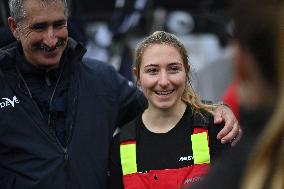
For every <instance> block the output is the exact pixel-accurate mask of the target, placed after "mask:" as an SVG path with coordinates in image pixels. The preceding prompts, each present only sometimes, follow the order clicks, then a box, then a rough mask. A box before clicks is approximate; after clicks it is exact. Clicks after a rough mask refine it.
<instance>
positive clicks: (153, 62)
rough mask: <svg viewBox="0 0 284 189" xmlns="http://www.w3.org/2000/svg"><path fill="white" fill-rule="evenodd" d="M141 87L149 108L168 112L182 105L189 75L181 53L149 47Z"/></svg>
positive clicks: (143, 65) (156, 46)
mask: <svg viewBox="0 0 284 189" xmlns="http://www.w3.org/2000/svg"><path fill="white" fill-rule="evenodd" d="M139 70H140V71H139V72H140V73H139V75H140V77H139V78H138V84H139V85H140V86H141V88H142V91H143V93H144V95H145V96H146V98H147V99H148V102H149V108H151V107H152V108H156V109H163V110H165V109H169V108H174V107H176V106H179V104H181V103H182V101H181V96H182V94H183V92H184V89H185V85H186V72H185V68H184V63H183V61H182V58H181V55H180V53H179V51H178V50H177V49H176V48H174V47H172V46H170V45H165V44H155V45H152V46H149V47H148V48H147V49H146V50H145V51H144V54H143V55H142V59H141V64H140V69H139Z"/></svg>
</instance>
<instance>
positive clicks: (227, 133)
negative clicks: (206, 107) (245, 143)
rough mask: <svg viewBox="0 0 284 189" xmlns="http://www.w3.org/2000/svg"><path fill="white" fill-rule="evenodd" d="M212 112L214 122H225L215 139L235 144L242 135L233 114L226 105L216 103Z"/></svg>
mask: <svg viewBox="0 0 284 189" xmlns="http://www.w3.org/2000/svg"><path fill="white" fill-rule="evenodd" d="M213 113H214V123H215V124H219V123H222V122H225V125H224V128H223V129H222V130H221V131H220V132H219V133H218V135H217V139H219V140H221V143H223V144H224V143H228V142H231V146H235V145H236V144H237V143H238V142H239V140H240V139H241V136H242V129H241V127H240V125H239V122H238V120H237V119H236V117H235V115H234V114H233V112H232V111H231V109H230V108H229V107H228V106H226V105H223V104H220V105H218V106H217V107H216V109H215V110H214V112H213Z"/></svg>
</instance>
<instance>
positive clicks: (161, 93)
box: [156, 90, 174, 95]
mask: <svg viewBox="0 0 284 189" xmlns="http://www.w3.org/2000/svg"><path fill="white" fill-rule="evenodd" d="M173 91H174V90H171V91H157V92H156V94H158V95H169V94H171V93H172V92H173Z"/></svg>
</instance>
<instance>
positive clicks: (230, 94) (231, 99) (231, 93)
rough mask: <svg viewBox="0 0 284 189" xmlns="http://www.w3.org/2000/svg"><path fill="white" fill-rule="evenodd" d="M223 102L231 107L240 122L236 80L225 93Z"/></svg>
mask: <svg viewBox="0 0 284 189" xmlns="http://www.w3.org/2000/svg"><path fill="white" fill-rule="evenodd" d="M222 100H223V102H224V103H225V104H227V105H229V106H230V108H231V110H232V111H233V113H234V114H235V116H236V118H237V119H238V120H240V119H239V118H240V112H239V111H240V110H239V95H238V82H237V81H236V80H234V81H233V82H232V83H231V84H230V85H229V87H228V88H227V90H226V91H225V93H224V95H223V97H222Z"/></svg>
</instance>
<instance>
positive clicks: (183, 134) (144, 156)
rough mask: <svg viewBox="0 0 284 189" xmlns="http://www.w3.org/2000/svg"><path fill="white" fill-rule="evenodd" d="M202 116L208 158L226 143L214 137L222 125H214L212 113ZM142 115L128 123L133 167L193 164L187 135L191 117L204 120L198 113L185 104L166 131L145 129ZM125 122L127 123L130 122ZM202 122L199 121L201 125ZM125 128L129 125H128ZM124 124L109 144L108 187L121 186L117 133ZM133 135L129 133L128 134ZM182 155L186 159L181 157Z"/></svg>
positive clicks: (220, 150)
mask: <svg viewBox="0 0 284 189" xmlns="http://www.w3.org/2000/svg"><path fill="white" fill-rule="evenodd" d="M203 115H204V117H203V119H202V120H208V122H207V123H208V124H207V126H206V128H208V127H209V130H208V134H209V141H210V142H209V143H210V156H211V160H212V161H215V159H216V158H217V157H218V156H220V154H221V152H222V151H223V150H224V149H225V148H226V146H228V145H222V144H221V143H220V141H218V140H217V138H216V137H217V133H218V132H219V131H220V130H221V129H222V128H223V126H222V125H214V124H213V117H212V116H209V114H207V116H205V115H206V114H203ZM141 117H142V116H139V117H137V118H136V119H135V120H134V121H132V122H131V123H130V124H132V125H133V126H135V127H136V141H137V152H136V153H137V166H138V167H137V169H138V170H137V171H138V172H148V171H150V170H163V169H176V168H182V167H186V166H189V165H193V159H192V156H193V154H192V149H191V140H190V135H191V134H192V133H193V129H194V127H193V123H194V120H195V121H196V124H197V125H198V124H200V123H204V121H201V117H202V116H200V114H198V113H195V114H194V115H193V112H192V109H191V108H190V107H188V108H187V109H186V111H185V113H184V115H183V117H182V118H181V120H180V121H179V122H178V123H177V125H176V126H175V127H174V128H173V129H171V130H170V131H169V132H167V133H159V134H157V133H153V132H151V131H149V130H148V129H147V128H146V127H145V126H144V125H143V122H142V118H141ZM130 124H128V125H130ZM204 127H205V125H204V124H202V127H201V128H204ZM128 128H129V127H128ZM126 130H127V128H125V129H124V127H123V128H122V130H121V133H120V134H119V135H117V136H116V137H115V138H114V142H113V145H112V148H111V156H110V163H109V181H108V184H109V189H114V188H116V189H119V188H124V187H123V182H122V170H121V164H120V150H119V145H120V140H121V139H120V136H121V135H123V136H124V133H125V132H127V131H126ZM132 138H133V137H132ZM182 157H186V158H187V160H183V158H182Z"/></svg>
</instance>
